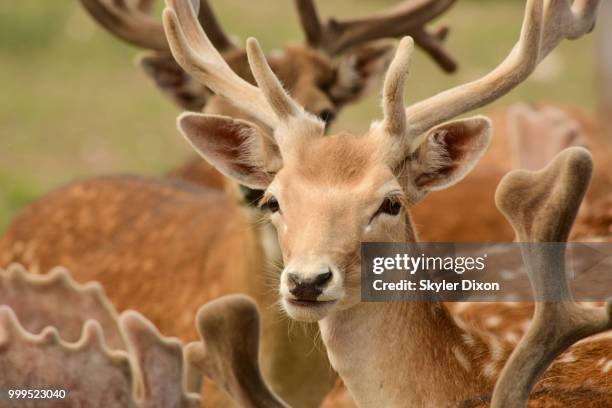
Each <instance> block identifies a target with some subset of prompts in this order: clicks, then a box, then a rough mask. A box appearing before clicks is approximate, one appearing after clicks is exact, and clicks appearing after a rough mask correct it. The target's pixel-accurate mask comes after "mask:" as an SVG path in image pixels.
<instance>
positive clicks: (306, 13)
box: [295, 0, 457, 72]
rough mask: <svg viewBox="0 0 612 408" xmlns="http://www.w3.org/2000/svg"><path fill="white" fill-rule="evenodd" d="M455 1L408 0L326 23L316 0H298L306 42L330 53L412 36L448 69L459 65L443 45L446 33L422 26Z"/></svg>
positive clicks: (296, 3)
mask: <svg viewBox="0 0 612 408" xmlns="http://www.w3.org/2000/svg"><path fill="white" fill-rule="evenodd" d="M454 3H455V0H408V1H403V2H401V3H400V4H398V5H397V6H395V7H393V8H391V9H389V10H385V11H383V12H381V13H378V14H376V15H373V16H370V17H366V18H357V19H351V20H344V21H341V20H336V19H329V20H328V21H327V22H326V23H325V24H324V23H322V21H321V18H320V17H319V13H318V12H317V8H316V5H315V3H314V0H295V5H296V8H297V11H298V15H299V18H300V22H301V24H302V28H303V29H304V33H305V35H306V41H307V42H308V44H310V45H312V46H313V47H317V48H321V49H322V50H324V51H325V52H327V53H328V54H329V55H332V56H333V55H337V54H340V53H342V52H343V51H345V50H347V49H348V48H350V47H353V46H355V45H358V44H361V43H364V42H367V41H372V40H377V39H381V38H386V37H401V36H405V35H410V36H412V37H413V38H414V40H415V42H416V43H417V45H419V46H420V47H421V48H423V50H424V51H425V52H427V53H428V54H429V55H430V56H431V57H432V58H433V59H434V60H435V61H436V62H437V63H438V64H439V65H440V67H441V68H442V69H444V70H445V71H447V72H453V71H455V70H456V69H457V64H456V62H455V60H454V59H453V58H452V57H451V56H450V55H449V53H448V52H447V51H446V50H444V47H443V46H442V41H443V40H444V36H442V37H439V36H437V35H436V34H431V33H429V32H428V31H426V30H425V29H424V28H423V26H424V25H425V24H427V23H428V22H429V21H431V20H432V19H434V18H436V17H437V16H439V15H440V14H442V13H444V12H445V11H446V10H448V8H449V7H450V6H452V5H453V4H454Z"/></svg>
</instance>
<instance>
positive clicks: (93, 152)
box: [0, 0, 596, 231]
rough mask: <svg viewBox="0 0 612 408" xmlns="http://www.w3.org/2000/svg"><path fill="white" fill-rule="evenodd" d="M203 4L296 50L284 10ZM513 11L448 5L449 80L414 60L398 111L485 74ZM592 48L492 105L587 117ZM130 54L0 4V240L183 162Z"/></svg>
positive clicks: (103, 38)
mask: <svg viewBox="0 0 612 408" xmlns="http://www.w3.org/2000/svg"><path fill="white" fill-rule="evenodd" d="M211 3H212V6H213V7H214V9H215V11H216V13H217V15H218V17H219V18H220V20H221V21H222V23H223V25H224V26H225V27H226V29H227V31H228V32H230V33H232V34H234V35H236V36H238V37H240V38H242V39H244V38H246V37H247V36H250V35H253V36H255V37H257V38H258V39H260V41H261V43H262V44H263V46H264V47H265V48H266V49H267V50H271V49H274V48H281V47H282V46H283V44H286V43H287V42H288V41H301V40H302V32H301V31H300V28H299V25H298V23H297V18H296V16H295V12H294V9H293V4H292V2H291V1H289V0H285V1H282V0H257V1H245V0H223V1H216V0H211ZM393 3H395V1H391V0H376V1H374V0H333V1H319V2H318V4H319V8H320V11H321V14H322V15H324V16H330V15H336V16H340V17H342V16H349V15H350V16H357V15H365V14H367V13H368V12H370V11H375V10H380V9H381V8H383V7H385V6H388V5H390V4H393ZM523 4H524V3H523V2H522V1H509V0H508V1H499V0H494V1H476V0H473V1H470V0H459V1H458V2H457V4H456V5H455V6H454V7H453V8H452V9H451V11H450V12H449V13H448V14H446V15H445V16H443V18H441V21H443V22H445V23H448V24H449V25H450V27H451V33H450V36H449V39H448V41H447V46H448V49H450V50H452V53H453V54H454V55H455V56H456V57H457V59H458V60H459V62H460V70H459V72H458V73H457V74H456V75H453V76H448V75H445V74H443V73H442V72H441V71H440V70H439V69H438V68H437V66H434V65H433V64H432V63H431V62H430V60H429V59H428V58H427V57H426V56H424V55H423V54H422V53H420V52H419V53H418V54H417V55H416V58H415V60H414V68H413V73H412V74H411V79H410V82H409V85H408V87H407V94H406V96H407V99H408V101H414V100H417V99H419V98H423V97H426V96H428V95H430V94H432V93H434V92H436V91H439V90H441V89H444V88H446V87H449V86H452V85H455V84H458V83H460V82H465V81H467V80H470V79H474V78H476V77H477V76H479V75H482V74H484V73H486V72H487V71H489V70H490V69H491V68H492V67H494V66H495V65H496V64H497V63H498V62H499V61H501V59H502V58H503V57H504V56H505V55H506V54H507V53H508V52H509V50H510V49H511V47H512V45H513V43H514V42H515V41H516V38H517V35H518V31H519V27H520V22H521V17H522V11H523ZM255 5H256V6H255ZM271 28H273V29H271ZM594 44H595V39H594V36H588V37H587V38H585V39H582V40H580V41H579V42H576V43H571V42H565V43H564V44H563V46H562V47H560V49H558V50H557V51H555V52H554V53H553V54H552V55H551V56H550V57H549V58H548V59H547V60H546V61H545V62H544V63H543V64H542V65H541V66H540V67H539V68H538V71H537V72H536V73H535V74H534V75H533V76H532V78H531V79H530V80H529V81H528V82H527V83H526V84H524V85H522V86H521V87H519V88H518V89H516V90H515V91H514V92H512V93H511V94H510V95H508V96H506V97H505V98H503V99H502V100H501V101H499V102H497V104H496V106H501V105H507V104H509V103H511V102H513V101H518V100H522V101H548V102H559V103H564V104H571V105H578V106H582V107H583V108H585V109H587V110H588V109H592V108H593V107H594V105H595V101H596V92H595V91H596V70H595V53H594V48H595V47H594ZM136 53H137V50H136V49H134V48H132V47H130V46H128V45H125V44H123V43H121V42H120V41H119V40H117V39H115V38H114V37H112V36H111V35H109V34H108V33H106V32H105V31H104V30H103V29H101V28H100V27H98V26H97V25H96V24H95V23H94V22H93V21H92V19H91V18H90V17H89V16H88V15H87V14H86V13H85V12H84V11H83V10H82V9H81V7H80V4H79V3H78V2H77V1H76V0H19V1H7V0H4V1H2V2H0V89H1V92H2V97H1V98H0V231H2V230H3V229H4V227H5V226H6V225H7V224H8V222H9V221H10V219H11V217H12V216H13V215H14V214H15V212H16V211H18V210H19V209H20V208H21V207H22V206H24V205H25V204H27V203H28V202H29V201H31V200H33V199H35V198H36V197H38V196H39V195H40V194H42V193H44V192H45V191H48V190H50V189H52V188H54V187H56V186H58V185H61V184H63V183H66V182H68V181H71V180H74V179H76V178H81V177H86V176H91V175H97V174H102V173H118V172H120V173H140V174H159V173H161V172H163V171H165V170H167V169H169V168H170V167H172V166H173V165H175V164H177V163H180V162H181V161H182V160H183V159H184V158H185V157H187V156H189V155H190V154H191V152H190V149H189V148H188V146H187V144H186V143H185V142H184V141H183V139H182V138H181V137H179V135H178V133H177V131H176V130H175V118H176V116H177V113H178V111H177V110H176V109H175V108H174V107H173V105H171V103H170V102H169V101H167V100H166V99H165V98H164V97H163V96H162V95H161V94H160V93H159V92H158V91H157V90H156V89H155V88H154V86H153V85H152V83H150V82H149V80H148V79H147V78H146V77H145V76H144V75H143V74H141V72H140V71H139V69H137V68H136V67H135V66H134V65H133V63H132V60H133V59H134V56H135V55H136ZM377 95H378V93H377V92H375V93H374V94H373V95H371V96H370V97H368V98H366V99H365V100H363V101H361V102H360V103H358V104H356V105H354V106H351V107H350V108H348V109H346V110H344V111H343V113H342V114H341V116H340V118H339V120H338V121H337V123H336V124H335V127H336V128H345V129H347V130H356V131H359V130H364V129H366V128H367V125H368V124H369V122H370V120H371V119H373V118H377V117H378V116H379V115H380V108H379V101H378V96H377ZM488 109H491V108H488Z"/></svg>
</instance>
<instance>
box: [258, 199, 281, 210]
mask: <svg viewBox="0 0 612 408" xmlns="http://www.w3.org/2000/svg"><path fill="white" fill-rule="evenodd" d="M262 208H264V209H266V210H268V211H270V212H273V213H275V212H278V211H280V205H279V204H278V200H277V199H276V197H274V196H272V197H270V198H268V200H267V201H266V202H264V203H263V205H262Z"/></svg>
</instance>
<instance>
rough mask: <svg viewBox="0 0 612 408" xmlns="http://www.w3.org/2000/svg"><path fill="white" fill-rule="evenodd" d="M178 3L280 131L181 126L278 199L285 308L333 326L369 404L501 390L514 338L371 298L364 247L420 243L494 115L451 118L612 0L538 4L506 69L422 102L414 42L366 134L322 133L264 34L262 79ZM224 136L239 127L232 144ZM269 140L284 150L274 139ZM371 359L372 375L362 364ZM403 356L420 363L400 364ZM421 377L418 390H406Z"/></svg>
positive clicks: (243, 125)
mask: <svg viewBox="0 0 612 408" xmlns="http://www.w3.org/2000/svg"><path fill="white" fill-rule="evenodd" d="M168 4H169V7H168V8H167V9H166V11H165V12H164V22H165V27H166V30H167V33H168V38H169V40H170V44H171V48H172V51H173V54H174V55H175V57H176V59H177V61H178V62H179V64H181V66H183V67H190V68H191V70H192V72H194V73H198V74H199V75H198V79H199V80H201V81H203V82H204V83H205V84H207V86H209V87H210V88H211V89H212V90H213V91H214V92H216V93H217V94H220V95H223V96H225V97H226V98H228V99H229V100H232V101H234V103H236V104H237V105H238V106H240V107H241V108H242V109H244V110H248V111H249V112H251V114H252V115H253V116H255V117H257V118H258V119H259V120H260V121H262V122H264V123H266V124H267V125H268V127H269V128H271V129H272V134H271V135H270V134H268V133H266V131H265V130H262V129H261V128H259V127H257V126H256V125H254V124H251V123H249V122H245V121H236V120H232V119H231V118H224V117H220V116H214V115H199V114H184V115H182V116H181V118H180V119H179V128H180V129H181V130H182V132H183V133H184V134H185V136H186V137H187V138H188V140H189V141H190V142H191V144H192V145H193V146H194V148H196V150H198V151H199V152H200V154H201V155H202V156H204V157H205V158H206V159H207V160H208V161H210V162H211V163H212V164H214V165H215V166H216V167H217V168H218V169H219V170H220V171H221V172H222V173H224V174H226V175H227V176H229V177H233V178H234V179H235V180H237V181H238V182H240V183H243V184H245V185H247V186H250V187H252V188H261V189H264V188H265V189H266V195H265V197H264V205H265V206H266V207H267V208H268V209H269V210H270V212H271V213H272V214H271V220H272V223H273V224H274V225H275V227H276V229H277V232H278V236H279V240H280V244H281V249H282V251H283V261H284V264H285V268H284V270H283V273H282V275H281V285H280V294H281V304H282V306H283V308H284V309H285V310H286V312H287V313H288V314H289V315H290V316H291V317H292V318H294V319H297V320H303V321H319V326H320V328H321V334H322V339H323V341H324V343H325V345H326V347H327V351H328V356H329V357H330V361H331V363H332V365H333V366H334V368H335V369H336V370H337V371H338V372H339V374H340V375H341V377H343V379H344V380H345V382H346V383H347V386H348V388H349V390H350V391H351V394H352V395H353V396H354V397H355V398H356V400H357V402H358V403H359V404H360V405H361V406H381V405H382V406H405V405H416V406H419V405H423V404H431V405H432V406H445V405H448V404H449V403H453V402H457V401H462V400H464V399H466V398H469V397H471V396H473V395H481V394H483V393H486V392H490V390H491V389H492V386H493V383H494V381H495V379H496V378H497V376H498V375H499V370H500V369H501V367H502V366H503V361H504V359H505V356H506V354H505V352H504V349H503V347H494V345H495V344H496V343H494V342H493V341H492V340H488V339H486V337H485V336H484V335H482V334H479V333H476V332H472V331H467V330H465V329H464V328H462V327H459V326H458V325H457V324H456V323H455V322H454V321H453V320H452V319H451V317H450V315H449V314H448V312H447V311H446V309H445V307H444V306H443V305H439V304H434V305H433V306H432V305H431V304H428V303H424V302H414V303H409V304H397V303H396V304H368V303H360V302H359V296H358V293H359V290H358V289H359V275H360V274H359V272H358V265H359V262H358V254H359V242H360V241H381V240H384V241H389V240H391V241H399V242H403V241H415V240H416V233H415V231H414V228H413V227H412V224H411V221H410V216H409V214H408V212H407V210H406V208H405V207H407V206H411V205H413V204H414V203H416V202H418V201H420V200H421V199H422V198H423V197H424V196H425V195H426V194H427V193H428V192H430V191H435V190H439V189H443V188H445V187H447V186H449V185H452V184H454V183H456V182H458V181H459V180H460V179H461V178H462V177H463V176H464V175H465V174H466V173H467V172H469V171H470V170H471V169H472V168H473V166H474V165H475V164H476V162H477V161H478V159H479V157H480V155H481V154H482V152H483V151H484V150H485V149H486V147H487V146H488V142H489V130H490V123H489V122H488V121H487V120H486V119H484V118H482V117H474V118H470V119H464V120H460V121H454V122H448V123H443V122H445V121H446V120H448V119H451V118H453V117H455V116H457V115H459V114H462V113H465V112H467V111H469V110H472V109H474V108H476V107H479V106H482V105H485V104H487V103H489V102H491V101H492V100H495V99H496V98H499V97H501V96H502V95H504V94H505V93H506V92H508V91H509V90H511V89H512V88H513V87H514V86H516V85H518V84H519V83H520V82H522V81H523V80H524V79H525V78H526V77H527V76H528V75H529V74H530V73H531V72H532V71H533V70H534V69H535V67H536V66H537V64H538V63H539V62H540V61H541V60H542V59H543V58H544V57H545V56H546V55H547V54H548V53H549V52H550V51H551V50H552V49H553V48H554V47H555V46H556V45H557V44H558V43H559V42H560V41H561V40H562V39H563V38H566V37H567V38H577V37H579V36H581V35H583V34H585V33H586V32H588V31H590V30H591V29H592V27H593V25H594V22H595V14H596V9H597V6H598V2H597V1H584V2H582V1H581V2H577V3H576V4H574V5H573V6H571V5H570V4H569V3H565V2H564V3H561V2H558V3H546V4H544V2H542V1H529V2H528V3H527V8H526V12H525V19H524V25H523V29H522V31H521V38H520V40H519V42H518V43H517V45H516V47H515V48H514V50H513V52H512V53H511V54H510V55H509V56H508V58H507V59H506V60H505V61H504V62H503V63H502V64H501V65H500V66H499V67H497V68H496V69H495V70H493V71H492V72H491V73H490V74H488V75H486V76H485V77H483V78H481V79H479V80H476V81H474V82H471V83H468V84H466V85H462V86H460V87H457V88H453V89H451V90H448V91H445V92H443V93H441V94H438V95H436V96H434V97H432V98H429V99H427V100H425V101H423V102H419V103H417V104H415V105H413V106H411V107H409V108H404V104H403V101H402V97H403V84H404V81H405V79H406V75H407V70H408V64H409V60H410V55H411V52H412V41H411V40H410V39H409V38H406V39H404V40H402V42H401V44H400V46H399V49H398V51H397V53H396V56H395V58H394V60H393V62H392V64H391V66H390V68H389V70H388V72H387V76H386V80H385V85H384V87H383V111H384V114H385V116H384V119H383V120H382V121H381V122H376V123H374V124H373V125H372V127H371V128H370V130H369V131H368V132H367V133H366V135H364V136H361V137H356V136H353V135H350V134H347V133H340V134H337V135H333V136H330V137H322V135H323V131H324V123H323V122H321V121H320V120H319V119H317V118H316V117H314V116H312V115H310V114H308V113H306V112H305V111H304V109H303V108H302V107H301V106H299V104H297V103H296V102H295V100H293V99H292V98H291V97H290V96H289V95H288V94H287V93H286V92H285V91H284V90H283V88H282V86H281V85H280V83H279V81H278V79H277V78H276V77H275V76H274V74H273V73H272V70H271V69H270V67H269V66H268V65H267V63H266V60H265V58H264V56H263V53H262V51H261V49H260V48H259V46H258V44H257V42H256V41H255V40H253V39H251V40H249V41H248V42H247V54H248V57H249V62H250V65H251V70H252V72H253V75H254V77H255V79H256V82H257V84H258V86H259V87H254V86H252V85H250V84H248V83H245V82H244V81H242V80H241V79H240V78H239V77H238V76H237V75H236V74H235V73H233V72H232V70H231V68H230V67H229V66H227V64H224V63H223V61H222V60H221V58H220V57H218V56H216V55H218V54H215V52H214V48H213V46H212V44H211V43H210V42H209V41H208V39H207V38H206V36H205V34H204V33H203V32H202V31H201V30H200V29H199V28H198V26H197V24H195V15H194V14H193V11H192V10H191V9H190V7H188V5H187V4H186V3H182V2H179V1H169V2H168ZM440 123H443V124H440ZM218 133H223V134H228V135H230V136H228V137H227V138H225V139H224V141H223V142H222V143H223V144H225V145H224V146H223V148H220V146H219V144H220V142H219V141H218V140H217V139H216V137H215V134H218ZM231 135H233V136H231ZM238 135H240V137H238ZM269 138H273V140H274V141H275V142H276V144H277V146H278V152H279V156H280V157H274V158H271V157H270V156H269V155H267V154H266V153H267V152H266V150H265V149H262V148H261V140H263V139H269ZM230 140H231V142H229V143H232V144H230V145H229V147H231V146H233V148H228V145H227V144H226V143H228V141H230ZM279 159H281V160H282V164H281V163H279ZM580 198H581V197H580ZM570 211H571V210H570ZM305 218H306V219H307V220H305ZM564 220H565V219H564ZM306 221H307V222H306ZM373 333H376V334H378V333H380V336H376V335H373ZM383 333H384V335H383ZM440 338H443V339H444V341H443V342H440ZM388 342H392V343H393V344H394V346H395V347H393V350H394V351H389V348H388V347H386V345H387V344H386V343H388ZM424 344H426V345H428V347H427V348H423V347H422V345H424ZM366 360H367V361H368V362H369V366H370V367H371V371H370V372H368V375H367V376H366V375H364V373H363V371H362V370H360V362H362V361H366ZM398 361H406V362H407V364H410V367H411V369H410V371H409V372H408V373H407V372H405V371H400V369H398ZM436 363H437V364H436ZM400 366H401V365H400ZM415 373H418V374H417V376H418V378H417V377H415ZM371 378H376V379H377V381H376V382H372V381H371ZM407 382H409V383H411V384H412V387H411V389H410V390H407V389H406V388H405V387H402V386H401V384H406V383H407ZM400 383H401V384H400ZM425 396H427V397H425ZM432 396H433V397H432Z"/></svg>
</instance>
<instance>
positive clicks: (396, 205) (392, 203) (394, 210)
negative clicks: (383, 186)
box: [372, 197, 402, 218]
mask: <svg viewBox="0 0 612 408" xmlns="http://www.w3.org/2000/svg"><path fill="white" fill-rule="evenodd" d="M401 210H402V203H401V201H400V200H399V199H398V198H397V197H386V198H385V199H384V200H383V202H382V204H381V205H380V207H378V210H376V213H374V215H373V216H372V218H374V217H376V216H378V215H380V214H388V215H392V216H395V215H398V214H399V213H400V211H401Z"/></svg>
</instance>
